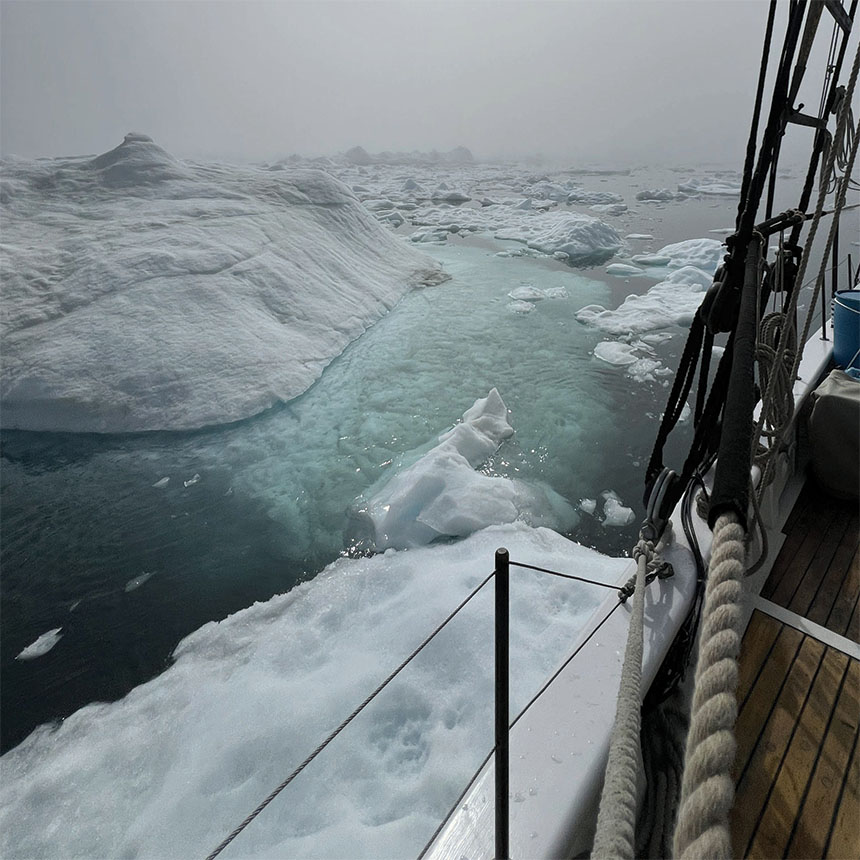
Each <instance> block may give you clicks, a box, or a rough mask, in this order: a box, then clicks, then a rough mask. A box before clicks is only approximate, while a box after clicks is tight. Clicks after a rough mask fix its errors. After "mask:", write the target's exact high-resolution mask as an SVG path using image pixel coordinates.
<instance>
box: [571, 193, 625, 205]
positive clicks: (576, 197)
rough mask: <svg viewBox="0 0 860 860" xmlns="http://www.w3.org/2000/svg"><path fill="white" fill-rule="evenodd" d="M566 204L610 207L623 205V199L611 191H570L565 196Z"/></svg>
mask: <svg viewBox="0 0 860 860" xmlns="http://www.w3.org/2000/svg"><path fill="white" fill-rule="evenodd" d="M567 202H568V203H578V204H580V205H584V206H600V205H610V204H613V203H623V202H624V198H623V197H622V196H621V195H620V194H614V193H613V192H611V191H580V190H577V191H571V192H570V194H568V195H567Z"/></svg>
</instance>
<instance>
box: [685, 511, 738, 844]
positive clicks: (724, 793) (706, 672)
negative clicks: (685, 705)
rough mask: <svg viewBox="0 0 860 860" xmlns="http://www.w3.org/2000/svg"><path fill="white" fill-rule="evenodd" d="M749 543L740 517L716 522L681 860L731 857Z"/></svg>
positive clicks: (729, 515)
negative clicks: (744, 584)
mask: <svg viewBox="0 0 860 860" xmlns="http://www.w3.org/2000/svg"><path fill="white" fill-rule="evenodd" d="M745 539H746V535H745V532H744V529H743V526H742V525H741V523H740V520H739V518H738V516H737V514H736V513H734V512H727V513H725V514H722V515H721V516H720V517H719V518H718V519H717V522H716V524H715V526H714V543H713V549H712V554H711V563H710V566H709V569H708V585H707V590H706V592H705V606H704V609H703V610H702V633H701V638H700V641H699V659H698V663H697V665H696V676H695V691H694V694H693V705H692V710H691V722H690V731H689V734H688V736H687V751H686V755H685V765H684V778H683V783H682V787H681V806H680V809H679V812H678V822H677V825H676V827H675V839H674V851H673V856H674V857H675V858H685V860H694V858H701V857H708V858H711V860H730V858H731V857H732V844H731V834H730V831H729V812H730V810H731V808H732V802H733V800H734V794H735V786H734V780H733V779H732V774H731V770H732V764H733V762H734V757H735V747H736V743H735V735H734V725H735V720H736V718H737V701H736V699H735V689H736V687H737V680H738V662H737V657H738V652H739V651H740V643H741V635H742V634H741V625H742V620H743V613H742V612H741V607H740V600H741V594H742V585H741V581H742V579H743V574H744V561H745V558H746V548H745Z"/></svg>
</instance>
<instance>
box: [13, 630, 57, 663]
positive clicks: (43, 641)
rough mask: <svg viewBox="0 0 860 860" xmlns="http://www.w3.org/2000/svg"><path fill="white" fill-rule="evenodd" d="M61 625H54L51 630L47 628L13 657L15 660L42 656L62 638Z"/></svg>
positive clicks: (33, 658)
mask: <svg viewBox="0 0 860 860" xmlns="http://www.w3.org/2000/svg"><path fill="white" fill-rule="evenodd" d="M62 629H63V628H62V627H55V628H54V629H53V630H48V632H47V633H43V634H42V635H41V636H40V637H39V638H38V639H37V640H36V641H35V642H31V643H30V644H29V645H28V646H27V647H26V648H24V650H23V651H21V653H20V654H19V655H18V656H17V657H16V658H15V659H16V660H35V659H36V658H37V657H42V656H44V655H45V654H47V653H48V651H50V650H51V648H53V647H54V645H56V644H57V642H59V641H60V639H62V638H63V637H62V634H61V633H60V631H61V630H62Z"/></svg>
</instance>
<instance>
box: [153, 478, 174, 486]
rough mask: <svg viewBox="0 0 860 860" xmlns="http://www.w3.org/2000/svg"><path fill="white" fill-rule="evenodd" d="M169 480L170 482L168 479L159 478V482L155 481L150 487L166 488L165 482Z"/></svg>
mask: <svg viewBox="0 0 860 860" xmlns="http://www.w3.org/2000/svg"><path fill="white" fill-rule="evenodd" d="M169 480H170V478H159V480H157V481H156V482H155V483H154V484H153V485H152V486H153V487H166V486H167V482H168V481H169Z"/></svg>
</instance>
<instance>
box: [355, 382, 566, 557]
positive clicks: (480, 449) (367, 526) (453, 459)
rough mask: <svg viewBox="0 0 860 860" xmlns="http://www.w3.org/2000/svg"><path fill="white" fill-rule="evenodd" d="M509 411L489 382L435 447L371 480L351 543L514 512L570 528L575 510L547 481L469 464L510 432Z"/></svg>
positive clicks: (454, 528)
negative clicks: (379, 481)
mask: <svg viewBox="0 0 860 860" xmlns="http://www.w3.org/2000/svg"><path fill="white" fill-rule="evenodd" d="M507 414H508V410H507V407H506V406H505V404H504V401H503V400H502V398H501V396H500V395H499V392H498V391H497V390H496V389H495V388H494V389H492V391H490V393H489V394H488V395H487V396H486V397H485V398H482V399H480V400H477V401H475V403H474V405H473V406H471V407H470V408H469V409H467V410H466V412H465V413H464V415H463V420H462V421H461V422H460V423H459V424H457V425H455V426H454V427H453V429H451V430H449V431H448V432H446V433H443V434H442V435H441V436H440V437H439V442H438V444H437V445H436V446H435V447H433V448H432V449H431V450H430V451H428V452H427V453H426V454H424V455H423V456H421V457H420V459H418V460H417V461H416V462H414V463H413V464H412V465H410V466H408V467H407V468H404V469H399V470H398V471H397V472H396V474H395V475H394V477H393V478H391V479H390V480H388V481H387V482H385V484H384V486H383V487H382V488H381V489H378V488H376V487H374V488H371V490H370V491H369V492H368V494H367V495H368V496H370V498H369V500H368V501H366V502H365V501H363V500H362V501H359V502H358V503H357V505H356V508H357V510H356V513H355V515H354V531H355V535H356V539H355V543H356V544H357V545H358V546H367V547H369V548H371V549H374V550H377V551H380V550H384V549H388V548H394V549H408V548H410V547H416V546H423V545H425V544H429V543H431V542H432V541H434V540H437V539H439V538H444V537H465V536H466V535H469V534H472V532H475V531H478V530H479V529H482V528H485V527H486V526H488V525H496V524H501V523H512V522H514V521H516V520H522V521H525V522H528V523H529V524H530V525H533V526H549V527H552V528H554V529H557V530H558V531H568V530H570V529H571V528H573V527H574V526H575V525H576V522H577V515H576V513H575V511H574V510H573V508H572V507H571V506H570V505H569V504H568V503H567V502H566V501H565V500H564V499H563V498H562V497H561V496H559V495H558V494H557V493H556V492H555V491H553V490H552V489H551V488H550V487H548V486H540V485H531V484H526V483H525V482H524V481H519V480H512V479H510V478H502V477H490V476H488V475H485V474H482V473H481V472H476V471H475V470H476V469H477V468H478V466H480V465H481V464H482V463H484V461H486V460H487V459H488V458H489V457H490V456H491V455H492V454H494V453H495V452H496V450H497V449H498V448H499V446H500V445H501V444H502V442H503V441H504V440H505V439H507V438H509V437H510V436H512V435H513V433H514V430H513V427H511V425H510V424H509V423H508V419H507Z"/></svg>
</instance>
